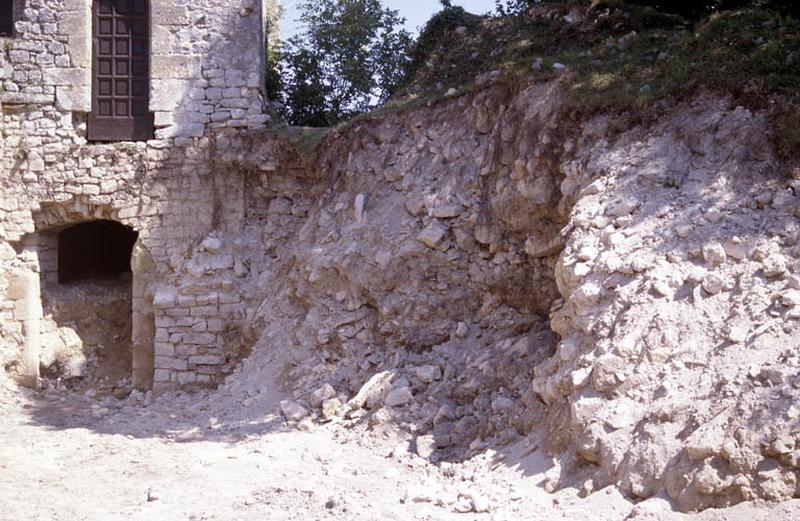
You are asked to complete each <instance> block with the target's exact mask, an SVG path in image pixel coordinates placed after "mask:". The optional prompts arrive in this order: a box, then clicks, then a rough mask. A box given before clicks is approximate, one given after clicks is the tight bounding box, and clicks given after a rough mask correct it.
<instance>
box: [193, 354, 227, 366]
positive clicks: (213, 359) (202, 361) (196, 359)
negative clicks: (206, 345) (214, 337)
mask: <svg viewBox="0 0 800 521" xmlns="http://www.w3.org/2000/svg"><path fill="white" fill-rule="evenodd" d="M189 363H190V364H194V365H219V364H221V363H222V359H221V358H220V357H218V356H216V355H201V356H193V357H191V358H189Z"/></svg>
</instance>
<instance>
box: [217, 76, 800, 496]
mask: <svg viewBox="0 0 800 521" xmlns="http://www.w3.org/2000/svg"><path fill="white" fill-rule="evenodd" d="M560 95H561V94H560V90H559V87H558V85H557V84H545V85H536V86H530V87H528V88H525V89H523V90H521V91H520V92H513V93H512V92H508V91H505V90H503V89H502V88H501V87H488V88H486V89H484V90H482V91H480V92H478V93H476V94H470V95H464V96H461V97H457V98H455V99H452V100H448V101H443V102H440V103H438V104H434V105H433V106H430V107H426V108H420V109H414V110H409V111H407V112H401V113H398V114H391V115H390V116H384V117H375V118H366V119H364V120H362V121H358V122H355V123H353V124H352V125H351V126H350V127H349V128H347V129H344V130H342V131H340V132H336V133H334V134H333V135H332V136H331V137H329V138H328V139H327V140H326V141H324V142H323V143H322V144H321V145H320V148H319V151H320V153H319V158H318V160H317V164H316V168H317V171H318V176H319V179H320V182H321V183H323V186H322V188H321V190H322V195H321V196H320V197H319V198H318V199H316V200H312V201H308V202H307V204H304V203H305V202H301V201H292V200H289V201H284V200H281V202H280V206H281V207H285V210H283V212H284V213H288V212H289V208H291V213H293V214H302V215H304V216H305V214H306V212H307V216H305V217H304V218H303V220H302V223H298V228H297V230H296V235H293V236H292V237H290V238H287V240H288V242H287V243H286V244H284V245H282V246H281V247H280V251H281V253H279V254H278V255H276V257H275V258H274V263H273V264H271V265H270V266H268V267H267V269H265V270H264V271H263V273H262V274H261V275H260V278H259V282H258V291H259V292H261V293H262V294H263V303H262V304H261V306H260V307H259V308H258V311H257V313H255V314H254V315H253V316H252V317H250V319H249V322H248V327H249V329H250V331H252V332H253V334H256V335H260V338H259V340H258V342H257V343H256V346H255V348H254V349H253V353H252V355H251V356H250V357H249V358H248V359H246V360H245V361H244V363H243V365H242V366H241V368H239V369H238V370H237V374H235V375H234V376H233V377H232V378H230V379H229V380H228V383H227V384H226V386H225V390H226V391H227V392H234V393H244V394H245V395H247V396H257V394H258V382H259V379H260V371H261V370H262V368H263V367H264V363H263V360H265V359H266V357H267V356H270V355H269V354H270V353H272V352H274V351H276V350H281V351H285V352H287V353H288V355H287V356H289V358H290V362H291V363H290V367H289V370H288V372H287V374H286V385H287V386H288V388H289V389H290V390H292V391H293V395H294V398H295V400H297V401H298V402H299V403H302V404H305V405H307V406H308V407H310V408H312V409H313V410H314V411H315V413H316V414H317V415H318V416H319V415H320V414H321V413H320V403H321V402H320V400H319V396H318V394H315V392H318V390H319V389H320V388H321V386H322V385H323V384H325V385H329V386H332V387H333V389H335V392H336V393H338V394H339V395H340V396H339V398H340V400H341V402H342V403H344V402H345V401H347V400H350V401H349V405H350V406H349V407H348V408H345V409H342V412H341V414H345V416H346V419H345V420H344V421H345V422H346V423H347V424H348V425H351V426H352V427H353V428H360V426H364V428H368V426H371V427H374V426H375V425H376V422H377V423H382V422H395V423H397V424H398V425H400V426H402V428H404V429H407V430H408V431H409V432H410V433H412V434H413V435H414V436H415V437H416V439H417V440H419V441H420V442H421V443H420V446H422V445H424V444H425V443H427V442H426V441H425V440H432V443H433V444H434V445H435V448H436V450H435V451H434V452H433V453H432V454H431V456H430V457H431V458H433V459H434V460H451V459H462V458H465V457H467V456H469V455H470V454H475V453H478V452H480V451H482V450H484V449H485V448H486V447H489V446H491V447H497V446H503V444H505V443H507V442H509V441H512V440H515V439H518V438H519V437H527V439H528V440H529V443H531V444H532V445H533V444H542V446H544V447H546V448H547V449H548V450H550V451H551V452H552V453H553V454H555V455H556V457H557V459H558V461H559V462H560V463H559V465H557V467H556V470H554V471H553V472H552V473H551V476H550V481H549V484H548V487H549V488H550V489H556V488H559V487H561V486H567V485H574V484H575V483H576V480H578V479H579V480H581V481H580V483H584V481H585V480H586V479H588V480H589V482H590V483H591V485H590V488H600V487H602V486H605V485H606V484H610V483H616V484H619V485H620V486H621V487H622V488H623V489H624V491H625V492H627V493H629V494H631V495H632V496H633V497H638V498H648V497H652V496H654V495H656V494H657V493H659V492H660V491H661V490H664V489H665V490H666V491H667V492H668V494H669V495H670V496H671V497H672V498H673V499H674V500H675V501H676V502H677V504H678V505H679V507H680V508H681V509H684V510H699V509H704V508H708V507H722V506H726V505H731V504H734V503H737V502H740V501H743V500H749V499H754V498H764V499H769V500H785V499H788V498H791V497H796V496H797V495H798V489H797V470H798V458H797V456H796V455H797V454H798V452H796V444H797V439H798V438H797V434H796V433H797V432H798V423H797V418H798V411H800V409H798V408H797V406H796V403H795V402H796V400H797V398H798V394H800V391H799V390H798V386H800V383H798V382H800V380H798V376H799V375H798V364H800V359H799V358H798V355H797V353H796V346H797V343H798V340H800V334H799V333H798V329H797V328H798V324H799V322H798V318H800V311H799V310H800V308H798V306H800V302H798V301H799V300H800V297H798V294H800V293H798V291H799V290H800V283H799V282H798V280H800V279H798V268H800V266H798V263H797V258H798V255H799V254H800V249H798V239H800V228H798V223H797V218H796V217H795V212H796V208H797V207H798V202H800V201H799V200H798V195H800V193H798V192H800V182H798V181H796V180H792V179H790V178H788V177H786V176H785V175H783V174H782V165H781V164H779V162H778V161H777V160H776V159H775V157H774V156H773V155H772V153H771V150H770V146H769V143H768V141H767V126H766V122H765V120H764V116H763V115H761V114H758V113H753V112H750V111H748V110H746V109H744V108H742V107H737V106H734V105H732V104H731V103H730V102H729V101H728V100H725V99H718V98H711V97H707V98H699V99H696V100H694V101H693V102H687V103H683V104H680V105H678V106H676V107H674V108H673V109H672V110H670V111H669V112H668V113H666V114H665V115H664V117H662V118H661V119H660V120H659V121H658V122H657V124H655V125H654V126H653V127H651V128H646V129H645V128H634V129H630V130H628V131H626V132H624V133H622V134H620V135H616V136H614V135H612V133H611V132H610V129H609V122H610V119H609V118H608V117H607V116H602V117H596V118H594V119H591V120H589V121H584V122H579V121H572V120H570V118H569V117H567V116H565V115H564V114H563V113H562V112H561V111H560V110H559V108H560V101H559V100H560ZM276 201H278V200H276ZM274 204H275V205H276V206H277V205H278V203H277V202H276V203H274ZM298 207H300V208H302V210H298ZM376 375H378V376H376ZM376 378H379V379H378V380H376ZM365 384H366V385H365ZM362 386H363V387H362ZM376 393H377V394H376ZM325 394H326V395H329V394H332V393H330V392H328V391H326V392H325ZM354 396H355V397H356V398H355V399H352V398H353V397H354ZM330 414H331V413H330V410H328V411H327V412H326V414H325V418H326V419H327V418H329V417H330Z"/></svg>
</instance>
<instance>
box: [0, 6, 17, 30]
mask: <svg viewBox="0 0 800 521" xmlns="http://www.w3.org/2000/svg"><path fill="white" fill-rule="evenodd" d="M13 34H14V0H0V36H11V35H13Z"/></svg>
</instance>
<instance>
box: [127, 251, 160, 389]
mask: <svg viewBox="0 0 800 521" xmlns="http://www.w3.org/2000/svg"><path fill="white" fill-rule="evenodd" d="M131 271H132V272H133V297H132V298H133V302H132V303H131V304H132V306H131V308H132V310H133V316H132V326H131V327H132V331H131V340H132V346H131V348H132V350H133V352H132V353H131V354H132V373H133V374H132V380H133V386H134V387H136V388H137V389H141V390H147V389H151V388H152V387H153V371H154V370H155V336H156V325H155V313H154V311H153V291H152V283H153V280H154V276H155V271H156V264H155V261H153V257H152V256H151V255H150V252H149V251H147V248H145V247H144V245H143V244H142V240H141V239H139V240H138V241H136V244H135V245H134V247H133V253H132V255H131Z"/></svg>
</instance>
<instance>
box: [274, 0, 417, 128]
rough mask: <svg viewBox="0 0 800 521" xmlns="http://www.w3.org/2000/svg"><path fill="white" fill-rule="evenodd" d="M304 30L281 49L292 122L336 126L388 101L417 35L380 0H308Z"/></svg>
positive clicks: (278, 95)
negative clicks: (414, 36) (413, 34)
mask: <svg viewBox="0 0 800 521" xmlns="http://www.w3.org/2000/svg"><path fill="white" fill-rule="evenodd" d="M300 12H301V16H300V22H301V24H302V27H303V30H302V32H301V33H300V34H298V35H297V36H295V37H293V38H291V39H289V41H288V42H286V45H285V46H284V49H283V50H282V51H281V55H280V60H279V63H280V70H281V72H282V73H283V78H282V81H281V82H280V83H281V84H282V85H276V86H277V87H278V88H279V89H280V91H279V92H272V93H270V94H271V97H272V99H277V100H279V101H281V102H283V103H284V105H285V107H286V114H285V115H286V117H287V119H288V120H289V122H290V123H291V124H294V125H301V126H316V127H322V126H331V125H334V124H336V123H337V122H339V121H342V120H344V119H348V118H350V117H353V116H354V115H356V114H358V113H361V112H364V111H367V110H369V109H370V108H371V107H373V106H375V105H377V104H379V103H382V102H383V101H385V100H386V99H387V98H388V97H389V96H390V95H391V94H392V93H393V92H394V91H395V90H396V89H397V88H398V87H399V85H400V84H401V83H402V81H403V79H404V78H405V73H406V69H407V65H408V59H409V58H408V50H409V48H410V45H411V35H410V34H409V33H408V32H407V31H405V30H404V29H402V25H403V22H404V21H405V20H404V19H403V18H401V17H400V15H399V14H398V12H397V11H394V10H392V9H388V8H385V7H383V6H382V5H381V2H380V0H305V1H303V2H302V3H301V4H300Z"/></svg>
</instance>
